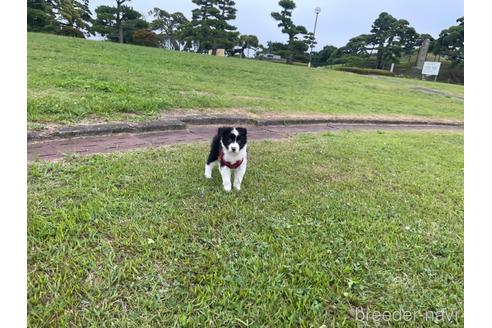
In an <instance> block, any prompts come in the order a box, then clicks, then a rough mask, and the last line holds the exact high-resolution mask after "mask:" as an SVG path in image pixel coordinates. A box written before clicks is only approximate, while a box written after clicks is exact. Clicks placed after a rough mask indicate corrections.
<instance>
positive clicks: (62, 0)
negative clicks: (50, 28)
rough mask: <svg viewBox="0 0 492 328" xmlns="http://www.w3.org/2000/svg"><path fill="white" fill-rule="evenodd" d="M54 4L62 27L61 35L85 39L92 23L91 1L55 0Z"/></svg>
mask: <svg viewBox="0 0 492 328" xmlns="http://www.w3.org/2000/svg"><path fill="white" fill-rule="evenodd" d="M54 3H55V8H56V9H57V13H56V16H57V18H58V21H59V23H60V24H61V26H62V27H61V31H60V34H62V35H66V36H75V37H81V38H84V37H85V36H84V32H88V31H90V27H91V23H92V17H91V15H92V13H91V11H90V9H89V0H54Z"/></svg>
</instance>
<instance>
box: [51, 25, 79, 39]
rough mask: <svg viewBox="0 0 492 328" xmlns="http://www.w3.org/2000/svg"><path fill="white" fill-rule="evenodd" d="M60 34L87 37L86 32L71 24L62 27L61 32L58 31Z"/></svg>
mask: <svg viewBox="0 0 492 328" xmlns="http://www.w3.org/2000/svg"><path fill="white" fill-rule="evenodd" d="M58 34H60V35H64V36H71V37H74V38H81V39H85V35H84V33H82V32H81V31H80V30H78V29H76V28H74V27H71V26H63V27H62V28H61V30H60V32H58Z"/></svg>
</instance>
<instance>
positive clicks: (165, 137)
mask: <svg viewBox="0 0 492 328" xmlns="http://www.w3.org/2000/svg"><path fill="white" fill-rule="evenodd" d="M245 127H247V128H248V138H249V139H250V140H265V139H283V138H288V137H290V136H292V135H294V134H296V133H302V132H322V131H339V130H347V129H350V130H405V131H429V130H446V131H462V130H463V127H459V126H445V125H429V124H428V125H415V124H411V125H405V124H398V125H395V124H316V125H311V124H308V125H287V126H254V125H251V126H247V125H246V126H245ZM216 131H217V126H210V125H208V126H190V127H189V128H188V129H186V130H176V131H161V132H148V133H127V134H113V135H107V136H93V137H80V138H72V139H53V140H47V141H39V142H30V143H28V145H27V160H28V161H29V162H31V161H34V160H48V161H49V160H55V159H58V158H62V157H63V156H64V155H66V154H73V153H76V154H81V155H88V154H95V153H110V152H116V151H128V150H132V149H139V148H150V147H159V146H164V145H173V144H180V143H193V142H210V141H211V139H212V138H213V136H214V135H215V133H216Z"/></svg>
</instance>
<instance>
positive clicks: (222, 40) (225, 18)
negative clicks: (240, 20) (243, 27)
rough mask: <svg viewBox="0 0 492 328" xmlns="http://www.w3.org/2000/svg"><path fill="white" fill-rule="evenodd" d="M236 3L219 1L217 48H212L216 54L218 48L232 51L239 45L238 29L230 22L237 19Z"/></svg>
mask: <svg viewBox="0 0 492 328" xmlns="http://www.w3.org/2000/svg"><path fill="white" fill-rule="evenodd" d="M235 5H236V2H235V1H233V0H217V8H218V9H219V14H218V26H217V30H216V33H215V34H216V36H217V38H216V39H214V42H215V47H212V51H214V52H215V50H216V49H217V47H221V48H225V49H230V48H232V47H234V45H235V44H236V43H237V38H238V37H239V32H236V30H237V28H236V27H235V26H233V25H231V24H229V23H228V22H229V21H231V20H234V19H236V13H237V9H236V7H235Z"/></svg>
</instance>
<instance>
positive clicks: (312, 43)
mask: <svg viewBox="0 0 492 328" xmlns="http://www.w3.org/2000/svg"><path fill="white" fill-rule="evenodd" d="M314 12H315V13H316V19H315V20H314V32H313V41H312V42H311V51H310V52H309V64H308V67H311V60H312V59H313V48H314V40H316V26H317V25H318V15H319V13H320V12H321V8H320V7H316V8H314Z"/></svg>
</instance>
